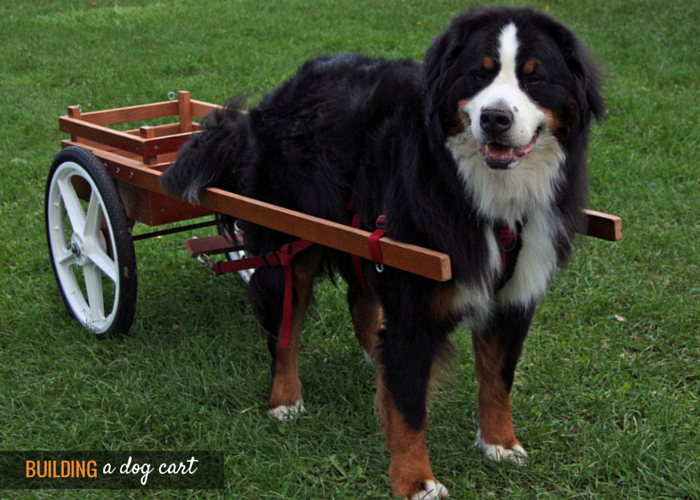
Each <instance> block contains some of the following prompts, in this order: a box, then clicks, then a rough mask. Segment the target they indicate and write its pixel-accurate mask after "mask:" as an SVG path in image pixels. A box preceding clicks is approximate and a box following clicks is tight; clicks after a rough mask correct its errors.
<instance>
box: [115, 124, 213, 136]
mask: <svg viewBox="0 0 700 500" xmlns="http://www.w3.org/2000/svg"><path fill="white" fill-rule="evenodd" d="M144 128H148V129H151V130H153V132H154V133H155V135H154V136H153V137H165V136H167V135H175V134H179V133H180V124H179V123H166V124H165V125H155V126H143V127H141V128H137V129H133V130H126V131H125V133H126V134H130V135H137V136H139V137H144V135H143V132H142V130H143V129H144ZM198 130H199V123H197V122H192V131H193V132H196V131H198Z"/></svg>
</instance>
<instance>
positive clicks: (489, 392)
mask: <svg viewBox="0 0 700 500" xmlns="http://www.w3.org/2000/svg"><path fill="white" fill-rule="evenodd" d="M472 339H473V340H472V343H473V346H474V355H475V368H476V378H477V380H478V382H479V391H478V405H479V429H480V431H481V434H480V437H481V440H482V441H483V442H484V443H486V444H494V445H500V446H503V447H505V448H512V447H514V446H516V445H518V444H519V442H518V440H517V439H516V438H515V431H514V429H513V417H512V416H511V403H510V392H509V391H507V390H506V388H505V386H504V384H503V380H502V379H501V367H502V366H503V352H502V350H501V347H500V344H499V341H498V339H497V338H496V336H495V335H491V336H488V337H483V336H479V335H477V334H474V336H473V337H472Z"/></svg>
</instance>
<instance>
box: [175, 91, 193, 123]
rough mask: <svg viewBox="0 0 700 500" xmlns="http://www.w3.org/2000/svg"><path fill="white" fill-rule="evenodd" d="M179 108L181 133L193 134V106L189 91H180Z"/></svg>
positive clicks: (178, 96)
mask: <svg viewBox="0 0 700 500" xmlns="http://www.w3.org/2000/svg"><path fill="white" fill-rule="evenodd" d="M177 108H178V114H179V115H180V133H183V132H192V106H191V105H190V93H189V92H188V91H187V90H180V91H179V92H178V93H177Z"/></svg>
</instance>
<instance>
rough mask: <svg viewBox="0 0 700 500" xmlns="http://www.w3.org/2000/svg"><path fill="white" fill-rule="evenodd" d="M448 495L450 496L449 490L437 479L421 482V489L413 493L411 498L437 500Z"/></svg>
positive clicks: (414, 499) (412, 499)
mask: <svg viewBox="0 0 700 500" xmlns="http://www.w3.org/2000/svg"><path fill="white" fill-rule="evenodd" d="M448 496H450V492H449V491H447V488H445V487H444V486H443V485H442V484H440V483H438V482H437V481H426V482H425V483H424V484H423V489H422V490H421V491H419V492H418V493H416V494H415V495H413V496H412V497H411V500H437V499H440V498H447V497H448Z"/></svg>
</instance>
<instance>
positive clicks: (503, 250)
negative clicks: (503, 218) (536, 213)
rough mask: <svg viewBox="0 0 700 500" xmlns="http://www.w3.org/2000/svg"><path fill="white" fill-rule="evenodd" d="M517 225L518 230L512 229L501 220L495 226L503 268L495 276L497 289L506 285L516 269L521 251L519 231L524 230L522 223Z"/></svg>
mask: <svg viewBox="0 0 700 500" xmlns="http://www.w3.org/2000/svg"><path fill="white" fill-rule="evenodd" d="M517 227H518V229H517V232H516V231H515V230H513V229H511V228H510V227H509V226H508V224H506V223H505V222H501V223H500V224H498V225H497V226H495V227H494V231H495V233H496V240H497V242H498V250H499V253H500V254H501V268H500V269H498V270H497V271H496V273H495V276H494V283H495V287H496V290H500V289H501V288H503V287H504V286H505V284H506V282H507V281H508V280H509V279H510V278H511V277H512V275H513V271H514V270H515V264H516V261H517V258H518V253H519V252H520V240H519V237H518V232H520V231H521V230H522V226H521V225H520V224H518V226H517Z"/></svg>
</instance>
